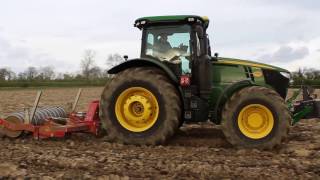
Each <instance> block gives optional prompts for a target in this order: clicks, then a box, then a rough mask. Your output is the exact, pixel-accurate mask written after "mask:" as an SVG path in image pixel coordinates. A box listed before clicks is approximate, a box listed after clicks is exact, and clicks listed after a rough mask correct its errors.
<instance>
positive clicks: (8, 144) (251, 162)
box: [0, 88, 320, 179]
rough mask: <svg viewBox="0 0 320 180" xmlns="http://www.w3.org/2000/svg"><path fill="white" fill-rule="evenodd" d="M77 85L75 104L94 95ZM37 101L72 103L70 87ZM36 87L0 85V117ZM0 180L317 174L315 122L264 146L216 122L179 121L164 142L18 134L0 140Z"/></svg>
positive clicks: (26, 102) (319, 140)
mask: <svg viewBox="0 0 320 180" xmlns="http://www.w3.org/2000/svg"><path fill="white" fill-rule="evenodd" d="M101 91H102V88H85V89H84V91H83V96H82V97H81V99H80V102H79V106H78V109H79V110H80V111H84V110H85V109H86V106H87V104H88V103H89V102H90V101H91V100H94V99H99V96H100V93H101ZM43 93H44V94H43V98H42V100H41V103H40V106H44V105H49V106H54V105H62V106H63V107H65V108H67V107H68V105H67V103H69V102H72V101H73V98H74V96H75V95H76V93H77V89H75V88H51V89H45V90H44V92H43ZM35 95H36V90H33V89H21V90H0V112H1V113H0V116H1V117H5V116H6V115H8V114H9V113H10V112H15V111H19V110H22V109H23V108H24V107H27V106H31V105H32V104H33V101H34V97H35ZM0 149H1V151H0V177H1V179H2V178H3V179H16V178H20V179H24V178H25V179H223V178H225V179H267V178H268V179H320V120H319V119H312V120H303V121H301V122H300V123H298V124H297V125H296V126H294V127H292V128H291V131H290V134H289V137H288V140H287V142H285V143H284V144H282V145H281V146H280V147H278V148H276V149H274V150H271V151H260V150H257V149H250V150H248V149H237V148H235V147H232V146H231V145H230V144H229V143H228V142H227V141H226V139H225V137H224V135H223V133H222V132H221V131H220V130H219V126H215V125H213V124H210V123H204V124H197V125H184V126H183V127H182V128H181V130H180V131H179V132H177V134H176V136H175V137H173V138H172V139H171V140H170V141H169V142H168V144H167V145H163V146H133V145H122V144H116V143H110V142H108V141H106V140H105V139H104V138H96V137H94V136H92V135H89V134H74V135H72V136H71V137H68V138H63V139H47V140H34V139H32V137H24V138H20V139H16V140H12V139H8V138H3V139H2V140H1V141H0Z"/></svg>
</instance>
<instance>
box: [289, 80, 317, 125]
mask: <svg viewBox="0 0 320 180" xmlns="http://www.w3.org/2000/svg"><path fill="white" fill-rule="evenodd" d="M301 93H302V100H299V101H296V99H297V97H298V95H299V94H301ZM286 103H287V106H288V108H289V110H290V111H291V113H292V122H291V125H295V124H296V123H298V122H299V121H300V120H301V119H313V118H320V99H317V95H316V94H314V89H313V88H312V87H311V86H302V87H301V88H300V89H299V90H297V91H295V92H294V93H293V95H292V97H291V98H289V99H288V100H287V101H286Z"/></svg>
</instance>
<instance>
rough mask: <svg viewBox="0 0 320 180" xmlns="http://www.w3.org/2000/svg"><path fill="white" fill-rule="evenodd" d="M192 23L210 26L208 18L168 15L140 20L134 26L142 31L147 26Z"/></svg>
mask: <svg viewBox="0 0 320 180" xmlns="http://www.w3.org/2000/svg"><path fill="white" fill-rule="evenodd" d="M183 22H184V23H191V22H201V23H203V24H204V25H205V26H206V27H208V25H209V19H208V17H206V16H197V15H168V16H147V17H141V18H138V19H137V20H136V21H135V23H134V26H135V27H138V28H139V29H141V28H142V27H144V26H145V25H152V24H166V23H183Z"/></svg>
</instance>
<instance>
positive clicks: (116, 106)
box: [100, 67, 181, 145]
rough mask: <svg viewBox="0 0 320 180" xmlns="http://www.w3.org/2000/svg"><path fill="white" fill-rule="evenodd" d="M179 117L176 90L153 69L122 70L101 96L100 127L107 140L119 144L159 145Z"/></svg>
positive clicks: (178, 102) (171, 134)
mask: <svg viewBox="0 0 320 180" xmlns="http://www.w3.org/2000/svg"><path fill="white" fill-rule="evenodd" d="M180 118H181V101H180V97H179V94H178V92H177V89H176V88H175V87H174V85H173V84H172V83H171V82H170V80H169V79H168V78H167V77H166V75H165V74H164V73H163V72H162V71H161V70H160V69H157V68H153V67H143V68H142V67H137V68H129V69H126V70H124V71H122V72H120V73H119V74H117V75H116V76H115V77H114V78H113V79H112V80H111V82H110V83H108V84H107V85H106V87H105V89H104V91H103V93H102V96H101V102H100V119H101V123H102V126H103V127H104V129H105V130H106V133H107V136H108V138H109V139H111V140H115V141H117V142H120V143H125V144H139V145H155V144H162V143H164V142H165V141H166V140H167V139H168V138H169V137H171V136H173V134H174V133H175V131H176V130H177V129H178V125H179V122H180Z"/></svg>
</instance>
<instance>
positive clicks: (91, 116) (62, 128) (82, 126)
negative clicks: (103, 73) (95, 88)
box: [0, 101, 100, 139]
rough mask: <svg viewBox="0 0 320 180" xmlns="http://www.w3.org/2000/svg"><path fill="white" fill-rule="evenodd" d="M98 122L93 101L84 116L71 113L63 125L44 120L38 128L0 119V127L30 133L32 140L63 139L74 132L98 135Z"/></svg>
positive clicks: (49, 119) (97, 112) (96, 108)
mask: <svg viewBox="0 0 320 180" xmlns="http://www.w3.org/2000/svg"><path fill="white" fill-rule="evenodd" d="M99 121H100V119H99V101H93V102H91V103H90V105H89V108H88V110H87V112H86V114H85V116H78V115H77V113H76V112H72V113H70V115H69V118H66V119H65V123H64V124H61V123H57V122H56V121H55V119H52V118H48V119H45V122H44V124H43V125H39V126H38V125H32V124H24V123H12V122H9V121H7V120H5V119H0V126H1V127H2V128H4V129H6V130H9V131H26V132H31V133H32V134H33V137H34V138H36V139H39V138H42V139H43V138H50V137H65V136H66V135H67V134H70V133H74V132H86V133H92V134H94V135H98V130H99V125H100V123H99ZM3 132H6V131H3ZM4 135H5V134H4Z"/></svg>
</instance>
